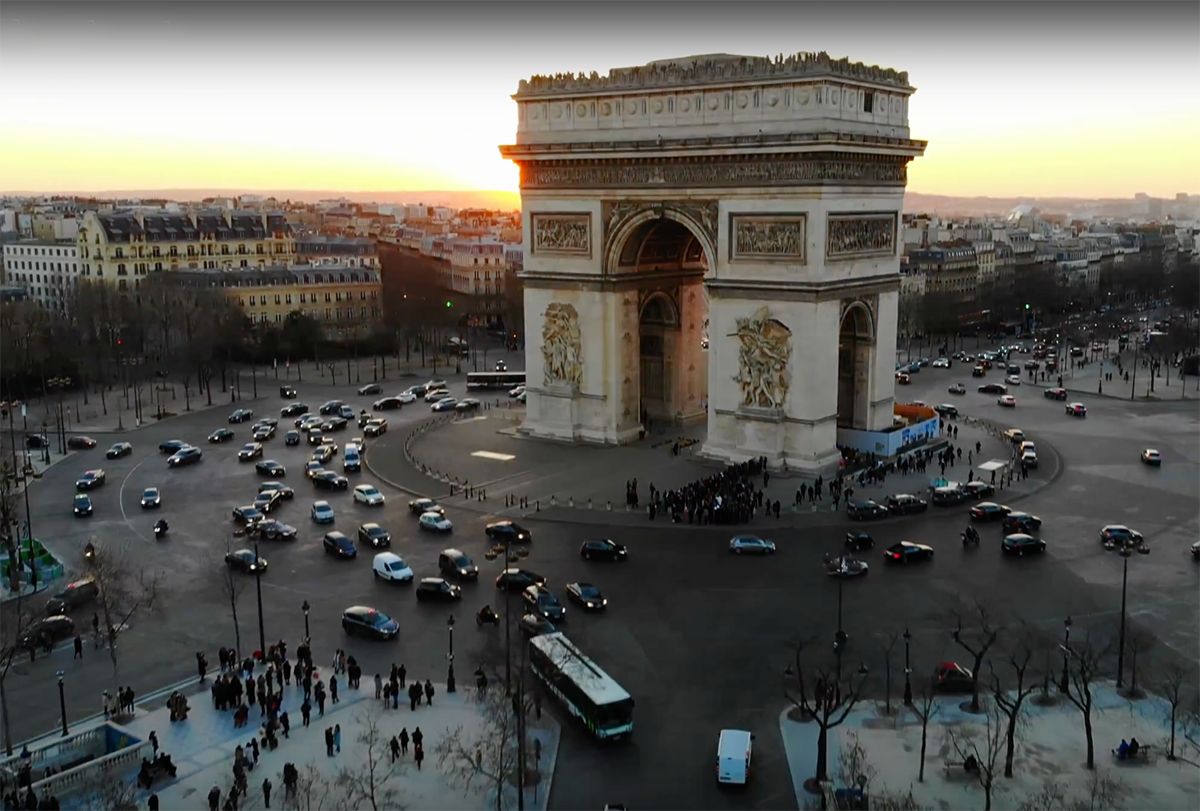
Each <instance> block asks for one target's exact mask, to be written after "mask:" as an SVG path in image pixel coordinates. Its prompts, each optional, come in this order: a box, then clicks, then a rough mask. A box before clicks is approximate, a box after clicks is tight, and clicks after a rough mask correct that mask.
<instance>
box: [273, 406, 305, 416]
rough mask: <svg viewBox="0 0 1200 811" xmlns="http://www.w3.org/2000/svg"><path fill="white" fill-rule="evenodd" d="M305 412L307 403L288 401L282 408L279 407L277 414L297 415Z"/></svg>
mask: <svg viewBox="0 0 1200 811" xmlns="http://www.w3.org/2000/svg"><path fill="white" fill-rule="evenodd" d="M307 413H308V404H307V403H288V404H287V405H285V406H284V407H283V408H281V409H279V416H281V417H299V416H300V415H301V414H307Z"/></svg>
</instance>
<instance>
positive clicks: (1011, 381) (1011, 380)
mask: <svg viewBox="0 0 1200 811" xmlns="http://www.w3.org/2000/svg"><path fill="white" fill-rule="evenodd" d="M1004 382H1005V383H1007V384H1008V385H1010V386H1019V385H1021V378H1020V376H1018V375H1009V376H1008V377H1006V378H1004Z"/></svg>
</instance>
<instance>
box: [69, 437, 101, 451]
mask: <svg viewBox="0 0 1200 811" xmlns="http://www.w3.org/2000/svg"><path fill="white" fill-rule="evenodd" d="M67 447H68V448H70V449H71V450H73V451H86V450H90V449H91V448H94V447H96V440H94V439H92V438H91V437H90V436H73V437H70V438H69V439H68V440H67Z"/></svg>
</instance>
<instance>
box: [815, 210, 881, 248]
mask: <svg viewBox="0 0 1200 811" xmlns="http://www.w3.org/2000/svg"><path fill="white" fill-rule="evenodd" d="M895 253H896V212H894V211H887V212H877V213H871V214H830V215H829V221H828V229H827V233H826V239H825V258H826V259H857V258H859V257H865V256H894V255H895Z"/></svg>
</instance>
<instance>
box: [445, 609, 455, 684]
mask: <svg viewBox="0 0 1200 811" xmlns="http://www.w3.org/2000/svg"><path fill="white" fill-rule="evenodd" d="M446 630H447V631H449V632H450V649H449V651H448V652H447V653H446V661H448V662H449V663H450V669H449V672H448V673H446V692H447V693H453V692H455V690H454V615H453V614H451V615H450V618H449V619H447V620H446Z"/></svg>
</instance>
